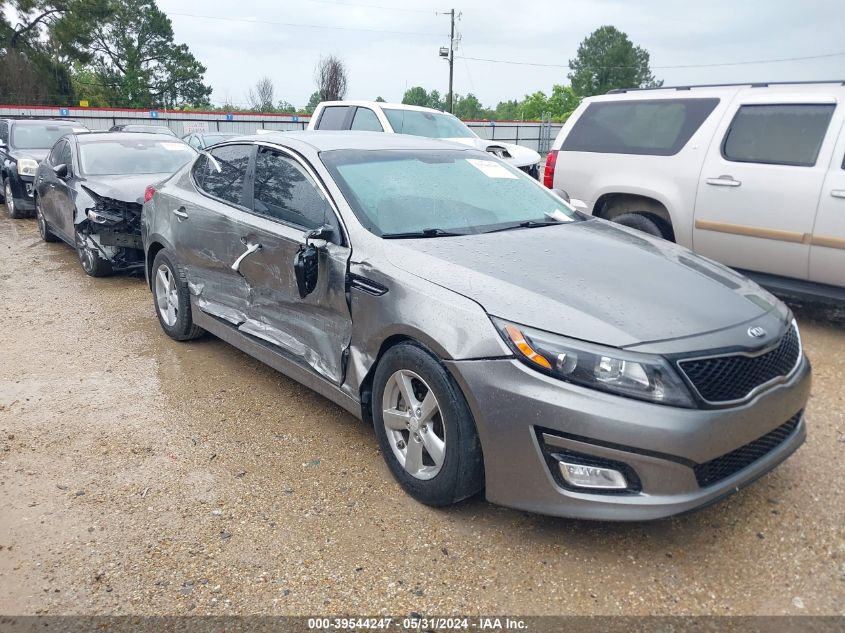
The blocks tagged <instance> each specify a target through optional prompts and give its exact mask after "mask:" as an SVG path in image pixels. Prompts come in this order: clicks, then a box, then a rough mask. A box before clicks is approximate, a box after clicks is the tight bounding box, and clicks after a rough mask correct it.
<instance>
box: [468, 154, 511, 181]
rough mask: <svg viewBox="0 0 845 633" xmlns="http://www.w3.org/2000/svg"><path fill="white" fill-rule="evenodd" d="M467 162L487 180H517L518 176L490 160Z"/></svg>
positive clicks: (470, 160)
mask: <svg viewBox="0 0 845 633" xmlns="http://www.w3.org/2000/svg"><path fill="white" fill-rule="evenodd" d="M467 162H468V163H469V164H470V165H472V166H473V167H475V168H476V169H477V170H478V171H480V172H481V173H482V174H484V175H485V176H487V177H488V178H512V179H514V180H516V179H517V178H518V176H516V175H515V174H512V173H511V172H510V171H508V168H507V167H505V166H504V165H500V164H499V163H497V162H494V161H492V160H481V159H478V158H467Z"/></svg>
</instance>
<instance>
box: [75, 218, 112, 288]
mask: <svg viewBox="0 0 845 633" xmlns="http://www.w3.org/2000/svg"><path fill="white" fill-rule="evenodd" d="M75 237H76V240H75V241H76V254H77V256H78V257H79V263H80V264H82V270H84V271H85V274H86V275H88V276H89V277H107V276H109V275H111V274H112V272H113V271H112V266H111V262H109V261H108V260H106V259H103V258H102V257H101V256H100V252H99V251H98V250H97V248H96V247H95V246H93V245H92V244H91V238H90V237H87V236H86V235H85V234H84V233H82V231H80V230H79V227H76V234H75Z"/></svg>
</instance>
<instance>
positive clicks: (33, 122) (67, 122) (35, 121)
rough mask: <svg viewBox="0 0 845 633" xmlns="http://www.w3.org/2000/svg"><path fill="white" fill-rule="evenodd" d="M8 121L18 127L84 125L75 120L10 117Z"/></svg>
mask: <svg viewBox="0 0 845 633" xmlns="http://www.w3.org/2000/svg"><path fill="white" fill-rule="evenodd" d="M6 120H7V121H8V122H9V123H16V124H18V125H20V124H21V123H23V124H24V125H39V124H40V125H67V126H68V127H73V126H77V127H78V126H80V125H84V124H83V123H80V122H79V121H76V120H74V119H16V118H14V117H10V118H8V119H6Z"/></svg>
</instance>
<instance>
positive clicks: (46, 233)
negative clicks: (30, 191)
mask: <svg viewBox="0 0 845 633" xmlns="http://www.w3.org/2000/svg"><path fill="white" fill-rule="evenodd" d="M35 218H36V219H37V220H38V233H39V234H40V235H41V239H42V240H44V241H45V242H57V241H58V238H57V237H56V236H55V235H54V234H53V232H52V231H51V230H50V225H49V224H48V223H47V218H45V217H44V212H43V211H42V210H41V198H39V197H38V196H36V197H35Z"/></svg>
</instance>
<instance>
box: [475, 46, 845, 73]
mask: <svg viewBox="0 0 845 633" xmlns="http://www.w3.org/2000/svg"><path fill="white" fill-rule="evenodd" d="M842 55H845V51H842V52H839V53H825V54H824V55H807V56H804V57H781V58H776V59H757V60H750V61H742V62H719V63H715V64H677V65H672V66H652V67H651V68H652V69H653V70H669V69H673V68H710V67H716V66H744V65H751V64H775V63H780V62H798V61H805V60H810V59H824V58H829V57H839V56H842ZM460 57H461V59H468V60H470V61H474V62H490V63H494V64H513V65H516V66H539V67H544V68H571V66H570V65H569V64H543V63H535V62H521V61H514V60H510V59H488V58H485V57H463V56H460ZM591 68H596V69H622V68H637V66H591Z"/></svg>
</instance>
